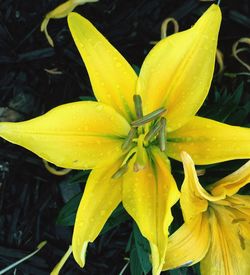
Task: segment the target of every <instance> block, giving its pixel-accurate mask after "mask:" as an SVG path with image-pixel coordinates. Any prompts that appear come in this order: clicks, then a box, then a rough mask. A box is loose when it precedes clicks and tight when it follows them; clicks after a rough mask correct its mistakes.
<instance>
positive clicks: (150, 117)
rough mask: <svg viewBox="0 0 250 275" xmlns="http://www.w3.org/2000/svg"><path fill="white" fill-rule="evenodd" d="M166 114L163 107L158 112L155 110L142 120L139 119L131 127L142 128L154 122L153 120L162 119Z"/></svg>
mask: <svg viewBox="0 0 250 275" xmlns="http://www.w3.org/2000/svg"><path fill="white" fill-rule="evenodd" d="M165 112H166V108H164V107H162V108H160V109H158V110H155V111H154V112H152V113H149V114H147V115H145V116H143V117H142V118H139V119H137V120H134V121H132V122H131V126H132V127H139V126H142V125H144V124H146V123H148V122H150V121H153V120H155V119H157V118H158V117H160V116H161V115H162V114H163V113H165Z"/></svg>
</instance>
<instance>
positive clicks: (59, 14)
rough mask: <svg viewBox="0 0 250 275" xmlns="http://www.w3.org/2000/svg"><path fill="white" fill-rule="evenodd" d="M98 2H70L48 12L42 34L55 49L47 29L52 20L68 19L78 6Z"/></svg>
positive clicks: (69, 0)
mask: <svg viewBox="0 0 250 275" xmlns="http://www.w3.org/2000/svg"><path fill="white" fill-rule="evenodd" d="M97 1H98V0H68V1H66V2H64V3H62V4H61V5H59V6H57V7H56V8H55V9H53V10H52V11H50V12H48V13H47V14H46V16H45V18H44V19H43V22H42V24H41V28H40V29H41V32H44V33H45V36H46V38H47V40H48V42H49V44H50V46H52V47H54V42H53V40H52V38H51V36H50V35H49V33H48V30H47V27H48V24H49V20H50V19H60V18H64V17H66V16H67V15H68V14H69V13H70V12H72V11H73V10H74V9H75V8H76V7H77V6H80V5H84V4H86V3H91V2H97Z"/></svg>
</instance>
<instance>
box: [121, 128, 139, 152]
mask: <svg viewBox="0 0 250 275" xmlns="http://www.w3.org/2000/svg"><path fill="white" fill-rule="evenodd" d="M136 132H137V130H136V128H131V129H130V131H129V133H128V135H127V137H126V138H125V141H124V143H123V144H122V150H123V151H125V150H127V149H128V148H129V146H130V144H131V143H132V141H133V138H134V137H135V136H136Z"/></svg>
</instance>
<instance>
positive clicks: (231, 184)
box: [208, 161, 250, 196]
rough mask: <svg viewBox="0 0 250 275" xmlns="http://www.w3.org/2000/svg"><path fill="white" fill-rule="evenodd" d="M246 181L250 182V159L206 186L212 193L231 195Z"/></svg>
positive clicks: (246, 182)
mask: <svg viewBox="0 0 250 275" xmlns="http://www.w3.org/2000/svg"><path fill="white" fill-rule="evenodd" d="M248 183H250V161H248V162H247V163H245V164H244V165H243V166H242V167H240V168H239V169H238V170H237V171H235V172H234V173H232V174H230V175H228V176H226V177H225V178H223V179H221V180H219V181H217V182H216V183H214V184H212V185H210V186H208V189H209V190H211V193H212V194H213V195H217V196H218V195H224V196H232V195H234V194H236V193H237V192H238V191H239V190H240V188H241V187H243V186H245V185H246V184H248Z"/></svg>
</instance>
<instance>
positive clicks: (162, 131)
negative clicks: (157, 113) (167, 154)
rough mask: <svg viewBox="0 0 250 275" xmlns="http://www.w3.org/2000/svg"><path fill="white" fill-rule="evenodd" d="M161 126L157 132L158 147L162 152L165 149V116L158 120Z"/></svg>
mask: <svg viewBox="0 0 250 275" xmlns="http://www.w3.org/2000/svg"><path fill="white" fill-rule="evenodd" d="M160 124H161V128H160V133H159V147H160V150H161V151H162V152H164V151H165V150H166V118H165V117H162V118H161V120H160Z"/></svg>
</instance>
